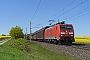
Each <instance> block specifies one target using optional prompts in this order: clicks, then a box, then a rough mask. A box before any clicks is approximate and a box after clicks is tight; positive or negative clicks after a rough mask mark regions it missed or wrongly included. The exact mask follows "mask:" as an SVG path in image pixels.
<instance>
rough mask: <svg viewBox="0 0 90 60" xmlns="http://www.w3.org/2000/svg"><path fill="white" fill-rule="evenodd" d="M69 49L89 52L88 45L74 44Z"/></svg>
mask: <svg viewBox="0 0 90 60" xmlns="http://www.w3.org/2000/svg"><path fill="white" fill-rule="evenodd" d="M71 47H72V48H76V49H81V50H88V51H90V44H75V43H73V44H72V46H71Z"/></svg>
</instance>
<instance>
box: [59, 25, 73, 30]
mask: <svg viewBox="0 0 90 60" xmlns="http://www.w3.org/2000/svg"><path fill="white" fill-rule="evenodd" d="M60 29H61V30H72V29H73V27H72V26H69V25H61V26H60Z"/></svg>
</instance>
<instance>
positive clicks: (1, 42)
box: [0, 39, 10, 45]
mask: <svg viewBox="0 0 90 60" xmlns="http://www.w3.org/2000/svg"><path fill="white" fill-rule="evenodd" d="M9 40H10V39H6V40H2V41H0V45H3V44H4V43H6V42H7V41H9Z"/></svg>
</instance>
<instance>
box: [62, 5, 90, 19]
mask: <svg viewBox="0 0 90 60" xmlns="http://www.w3.org/2000/svg"><path fill="white" fill-rule="evenodd" d="M88 11H90V6H88V7H86V8H84V9H82V10H80V11H78V12H76V13H73V14H71V15H70V16H68V17H66V18H64V19H62V20H68V19H71V18H73V17H76V16H78V17H79V15H81V14H83V13H86V12H88Z"/></svg>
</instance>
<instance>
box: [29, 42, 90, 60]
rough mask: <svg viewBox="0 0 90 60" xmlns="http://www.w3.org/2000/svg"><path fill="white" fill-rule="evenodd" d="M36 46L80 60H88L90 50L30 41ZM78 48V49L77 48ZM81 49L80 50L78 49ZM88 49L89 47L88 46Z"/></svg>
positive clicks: (89, 59)
mask: <svg viewBox="0 0 90 60" xmlns="http://www.w3.org/2000/svg"><path fill="white" fill-rule="evenodd" d="M31 42H34V43H36V44H39V45H41V46H42V47H47V49H50V50H53V51H57V52H58V53H59V52H63V53H65V54H69V55H71V56H73V57H76V58H78V60H79V59H81V60H90V49H84V48H83V46H84V45H83V46H75V45H72V46H66V45H55V44H49V43H45V42H38V41H31ZM78 47H79V48H78ZM80 47H81V48H80ZM89 47H90V46H89Z"/></svg>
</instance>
